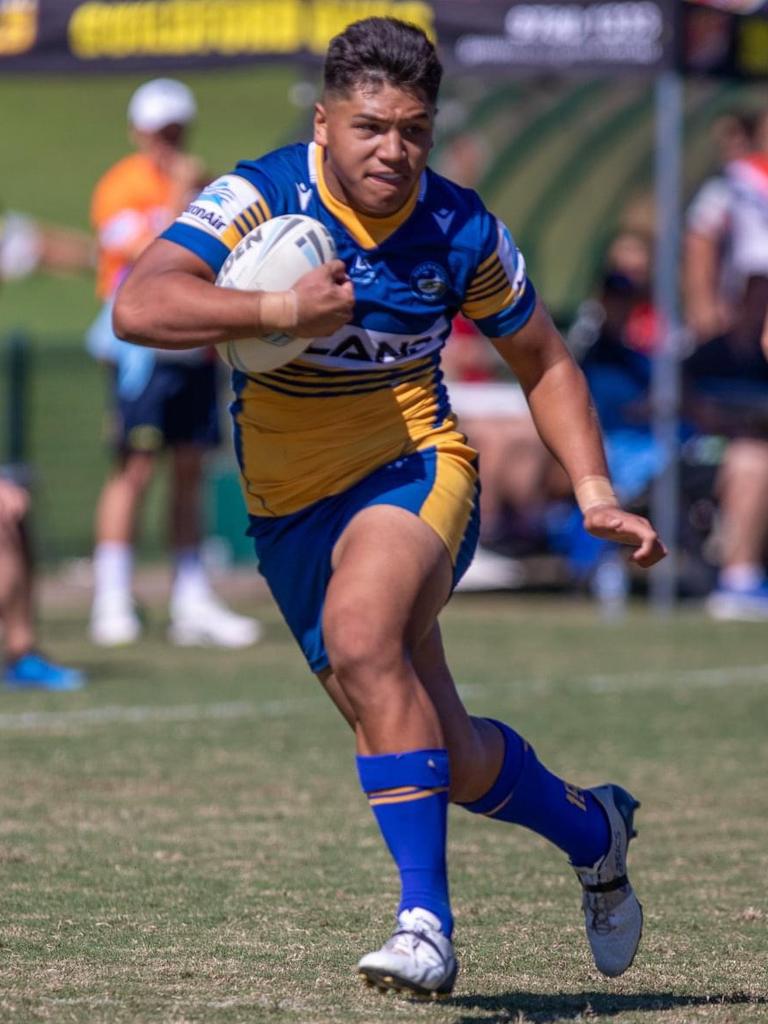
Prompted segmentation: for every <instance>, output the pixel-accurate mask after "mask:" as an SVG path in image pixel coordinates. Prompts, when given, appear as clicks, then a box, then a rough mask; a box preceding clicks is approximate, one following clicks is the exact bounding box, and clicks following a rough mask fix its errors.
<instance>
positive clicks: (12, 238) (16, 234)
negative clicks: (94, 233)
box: [0, 210, 96, 281]
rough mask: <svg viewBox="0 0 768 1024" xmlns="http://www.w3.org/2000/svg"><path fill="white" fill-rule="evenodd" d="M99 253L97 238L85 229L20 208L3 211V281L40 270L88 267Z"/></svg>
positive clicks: (0, 264) (0, 241)
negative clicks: (45, 220)
mask: <svg viewBox="0 0 768 1024" xmlns="http://www.w3.org/2000/svg"><path fill="white" fill-rule="evenodd" d="M95 255H96V247H95V245H94V243H93V239H92V238H91V237H90V235H87V234H86V233H85V232H83V231H77V230H76V229H75V228H68V227H62V226H61V225H58V224H44V223H42V222H41V221H39V220H36V219H35V218H33V217H31V216H29V215H28V214H26V213H19V212H18V211H16V210H3V211H2V212H0V281H18V280H20V279H21V278H24V277H27V276H28V275H29V274H33V273H34V272H35V271H36V270H44V271H48V272H51V273H72V272H75V271H80V270H86V269H89V268H91V267H93V265H94V263H95Z"/></svg>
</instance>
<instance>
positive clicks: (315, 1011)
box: [0, 597, 768, 1024]
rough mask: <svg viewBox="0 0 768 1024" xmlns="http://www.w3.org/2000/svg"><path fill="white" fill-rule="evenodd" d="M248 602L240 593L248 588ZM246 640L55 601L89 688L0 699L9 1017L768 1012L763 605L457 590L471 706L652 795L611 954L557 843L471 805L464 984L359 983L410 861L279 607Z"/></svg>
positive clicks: (1, 995) (571, 762) (499, 1018)
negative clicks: (258, 641)
mask: <svg viewBox="0 0 768 1024" xmlns="http://www.w3.org/2000/svg"><path fill="white" fill-rule="evenodd" d="M246 606H247V605H246ZM251 607H252V608H253V610H254V611H257V612H258V613H259V614H260V615H261V616H262V617H263V618H264V619H265V621H266V625H267V635H266V640H265V642H264V643H263V644H262V645H261V646H260V647H259V648H257V649H255V650H254V651H253V652H250V653H242V654H240V653H237V654H221V653H216V652H212V651H197V650H193V651H177V650H171V649H169V648H168V647H166V646H165V644H164V642H163V638H162V622H161V615H160V613H159V611H157V612H155V610H154V609H150V611H151V612H152V619H151V621H152V622H153V623H154V624H153V625H151V628H150V632H149V635H148V638H147V640H146V642H145V643H143V644H142V645H141V646H139V647H138V648H136V649H135V650H125V651H120V652H116V653H113V654H108V655H107V654H103V653H101V652H99V653H96V652H95V651H94V650H93V649H92V648H89V647H88V646H87V645H86V644H85V642H84V641H83V640H82V636H83V633H84V625H85V609H84V607H83V606H82V602H81V601H80V599H79V598H76V599H73V600H69V599H68V600H67V601H65V602H64V603H63V605H59V606H57V607H53V606H51V607H49V608H48V610H47V612H46V615H45V622H44V633H45V638H46V641H47V643H48V645H49V646H50V648H51V649H52V650H54V651H56V653H57V654H60V655H61V656H62V657H66V658H69V659H71V660H73V661H79V662H81V663H83V664H85V665H86V667H87V668H88V669H89V671H90V672H91V675H92V680H93V682H92V685H91V686H90V687H89V689H88V690H87V691H84V692H83V693H81V694H74V695H69V696H66V697H65V696H63V695H62V696H58V697H54V696H50V695H32V694H14V693H4V694H1V695H0V772H1V773H2V779H3V780H4V784H3V786H2V789H1V790H0V863H2V875H3V885H2V891H1V895H0V922H1V923H0V1020H2V1021H4V1022H5V1021H8V1022H11V1021H13V1022H14V1024H27V1022H37V1021H51V1022H56V1024H58V1022H78V1024H80V1022H83V1024H102V1022H104V1024H107V1022H109V1024H123V1022H131V1024H144V1022H146V1024H150V1022H152V1024H158V1022H162V1024H166V1022H168V1024H171V1022H172V1024H183V1022H195V1024H197V1022H205V1024H224V1022H226V1024H234V1022H243V1024H245V1022H249V1024H250V1022H262V1021H263V1022H270V1024H271V1022H281V1024H282V1022H285V1024H289V1022H291V1024H310V1022H312V1024H314V1022H317V1024H323V1022H329V1024H336V1022H345V1024H347V1022H350V1024H363V1022H365V1024H380V1022H397V1021H400V1022H428V1024H470V1022H472V1024H475V1022H478V1024H501V1022H519V1024H523V1022H526V1021H530V1022H533V1021H536V1022H555V1021H611V1022H617V1024H628V1022H644V1024H662V1022H664V1024H667V1022H669V1024H688V1022H698V1021H706V1022H711V1024H726V1022H728V1024H730V1022H747V1021H761V1020H768V976H767V975H766V964H767V963H768V939H767V938H766V922H767V921H768V896H767V894H766V893H767V890H766V876H767V874H768V853H767V852H766V850H767V849H768V797H767V796H766V785H765V779H766V775H767V774H768V748H767V747H766V744H765V726H766V713H765V706H766V686H768V657H767V653H768V652H767V650H766V644H765V629H764V627H763V626H760V625H749V624H743V625H739V624H718V625H713V624H711V623H709V622H707V621H705V620H704V619H703V618H702V617H701V616H700V615H699V614H698V613H696V612H686V613H684V614H681V615H679V616H678V617H676V618H675V619H674V620H673V621H670V622H668V623H661V622H659V621H657V620H656V619H654V618H653V617H651V616H650V615H648V614H646V613H645V612H644V611H643V610H642V609H638V610H636V611H635V612H633V614H632V616H631V618H630V619H629V620H628V621H626V622H625V623H622V624H619V625H616V626H612V627H606V626H605V625H602V624H600V623H599V622H597V621H596V620H595V618H594V616H593V612H592V610H591V609H590V608H588V607H586V606H583V605H578V604H574V603H571V602H567V601H560V600H555V599H552V598H541V597H528V598H514V599H510V598H506V599H498V600H492V599H483V600H472V599H468V598H463V599H457V600H455V601H454V602H453V604H452V606H451V608H450V609H449V610H448V612H447V614H446V616H445V620H444V629H445V634H446V640H447V644H448V647H449V649H450V651H451V654H452V660H453V664H454V667H455V670H456V674H457V677H458V678H459V679H461V680H462V683H463V686H464V687H465V691H466V699H467V702H468V703H469V705H470V707H471V708H472V709H473V710H475V711H477V712H479V713H488V714H495V715H497V716H499V717H505V718H507V719H508V720H510V721H511V722H513V723H514V724H515V725H516V726H517V727H518V728H519V729H520V730H521V731H523V732H524V733H526V734H527V735H528V736H529V737H530V738H531V739H532V740H533V741H534V743H535V744H536V747H537V750H538V752H539V754H540V755H541V756H542V758H543V759H545V760H546V761H547V762H548V763H549V764H550V766H552V767H553V768H554V769H556V770H559V771H561V772H563V773H566V774H567V775H568V777H569V778H571V779H573V781H575V782H578V783H580V784H583V785H590V784H594V783H597V782H600V781H604V780H606V779H615V780H617V781H621V782H622V783H624V784H625V785H627V786H628V787H629V788H630V789H632V790H633V791H634V792H636V793H637V795H638V796H639V797H640V799H641V800H642V802H643V808H642V810H641V812H640V815H639V827H640V837H639V839H638V840H637V842H636V843H635V844H634V847H633V854H632V857H631V863H632V868H633V874H634V881H635V884H636V887H637V889H638V892H639V895H640V897H641V899H642V900H643V902H644V903H645V907H646V912H647V926H646V935H645V938H644V942H643V946H642V947H641V951H640V954H639V955H638V959H637V961H636V965H635V966H634V967H633V969H632V970H631V971H630V972H629V973H628V974H627V975H626V976H625V978H623V979H621V980H618V981H608V980H606V979H603V978H601V977H600V976H599V975H598V974H597V973H596V972H595V970H594V969H593V968H592V967H591V964H590V960H589V957H588V953H587V950H586V942H585V940H584V938H583V935H582V923H581V919H580V913H579V908H578V893H577V889H576V884H575V881H574V879H573V877H572V876H571V874H570V872H569V871H568V870H567V869H566V866H565V864H564V862H563V858H562V856H561V855H560V854H558V853H557V851H553V850H551V849H549V848H548V847H547V846H546V845H545V844H544V843H543V842H542V841H541V840H539V839H538V838H537V837H534V836H532V835H530V834H529V833H525V832H523V831H521V830H517V829H514V828H512V827H510V826H504V825H500V824H497V823H493V822H488V821H486V820H477V819H474V818H471V817H470V816H469V815H466V814H462V813H461V812H460V811H458V810H454V811H453V812H452V817H451V825H450V831H451V835H450V861H451V866H452V884H453V894H454V901H455V910H456V917H457V940H458V952H459V956H460V958H461V973H460V975H459V980H458V984H457V988H456V991H455V995H454V996H453V998H451V999H450V1000H448V1001H447V1002H444V1003H441V1004H435V1005H432V1004H430V1005H423V1004H416V1003H411V1002H408V1001H404V1000H402V999H398V998H396V997H394V996H389V997H386V998H384V997H381V996H379V995H378V994H377V993H370V992H368V991H366V990H363V989H362V988H361V987H360V986H359V984H358V981H357V978H356V977H355V973H354V963H355V961H356V959H357V958H358V957H359V956H360V955H361V954H362V953H363V952H366V951H368V950H369V949H371V948H374V947H375V946H377V945H378V944H379V943H380V941H381V940H382V939H383V938H384V937H385V935H386V934H387V932H388V929H389V927H390V924H391V914H392V909H393V905H394V901H395V897H396V885H395V877H394V870H393V868H392V866H391V864H390V862H389V859H388V856H387V854H386V852H385V850H384V849H383V846H382V844H381V843H380V840H379V838H378V835H377V832H376V829H375V826H374V823H373V820H372V818H371V816H370V814H369V811H368V809H367V807H366V805H365V802H364V800H363V798H362V796H361V794H360V793H359V792H358V789H357V784H356V778H355V772H354V764H353V759H352V746H351V742H350V737H349V736H348V735H347V733H346V729H345V727H344V726H343V724H342V723H341V721H340V720H337V718H336V717H335V713H334V712H333V710H332V709H331V707H330V706H329V705H327V704H326V702H325V698H324V697H322V696H321V694H320V693H319V692H318V689H317V686H316V684H314V683H313V682H312V680H311V678H309V677H308V675H307V672H306V671H305V669H304V667H303V664H302V662H301V660H300V658H299V655H298V654H297V653H296V651H295V650H294V647H293V643H292V641H291V640H290V638H289V636H288V635H287V632H286V630H285V629H284V627H283V626H282V625H281V624H280V623H279V622H278V620H277V617H276V614H275V612H274V611H273V609H272V607H271V605H270V604H269V603H267V602H266V601H264V602H261V601H254V602H253V603H252V605H251Z"/></svg>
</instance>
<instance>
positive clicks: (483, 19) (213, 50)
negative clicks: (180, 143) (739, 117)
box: [0, 0, 768, 77]
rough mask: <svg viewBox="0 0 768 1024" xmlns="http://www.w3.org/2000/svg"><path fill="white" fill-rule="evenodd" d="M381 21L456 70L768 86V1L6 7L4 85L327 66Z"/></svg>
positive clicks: (218, 0) (73, 0) (23, 1)
mask: <svg viewBox="0 0 768 1024" xmlns="http://www.w3.org/2000/svg"><path fill="white" fill-rule="evenodd" d="M757 12H763V13H757ZM371 15H380V16H382V15H384V16H386V15H391V16H394V17H398V18H402V19H404V20H406V21H411V22H414V23H415V24H417V25H420V26H421V27H422V28H424V29H425V31H427V32H428V33H429V34H430V35H431V36H432V37H434V38H437V39H438V40H439V43H440V46H441V53H442V55H443V57H444V59H445V61H446V63H447V64H448V66H449V67H451V68H452V69H454V70H455V69H457V68H458V69H466V70H468V71H486V70H487V71H489V72H501V73H504V74H510V75H514V74H525V73H528V72H540V71H549V72H561V73H575V72H584V73H589V74H594V73H610V74H637V73H645V74H655V73H657V72H659V71H662V70H664V69H666V68H672V67H675V66H678V67H681V68H682V69H683V70H691V71H693V72H698V73H702V74H717V75H742V76H748V77H754V76H768V0H690V2H685V3H680V2H679V0H0V72H2V71H22V72H48V71H52V72H57V71H89V70H93V71H105V70H126V71H132V70H137V71H139V70H140V71H154V70H162V69H168V68H185V67H199V66H202V67H204V66H215V65H222V64H231V63H243V62H254V61H259V60H274V59H286V58H290V59H295V60H306V61H314V62H316V61H318V60H320V59H321V57H322V55H323V53H324V51H325V48H326V46H327V43H328V40H329V39H330V38H331V37H332V36H333V35H335V34H336V33H337V32H340V31H341V30H342V29H343V28H344V27H345V25H347V24H349V22H350V21H355V20H356V19H357V18H365V17H369V16H371Z"/></svg>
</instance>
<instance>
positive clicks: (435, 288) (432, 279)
mask: <svg viewBox="0 0 768 1024" xmlns="http://www.w3.org/2000/svg"><path fill="white" fill-rule="evenodd" d="M448 284H449V281H448V274H447V272H446V270H445V269H444V268H443V267H441V266H440V264H439V263H432V262H431V261H430V260H427V261H426V262H425V263H420V264H419V265H418V267H416V268H415V270H414V271H413V273H412V274H411V280H410V285H411V291H412V292H413V294H414V295H418V297H419V298H420V299H424V300H425V301H426V302H437V301H438V300H439V299H440V298H442V296H443V295H445V293H446V291H447V290H448Z"/></svg>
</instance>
